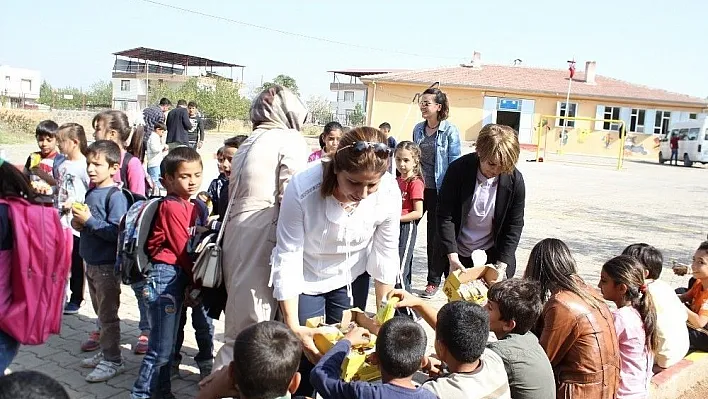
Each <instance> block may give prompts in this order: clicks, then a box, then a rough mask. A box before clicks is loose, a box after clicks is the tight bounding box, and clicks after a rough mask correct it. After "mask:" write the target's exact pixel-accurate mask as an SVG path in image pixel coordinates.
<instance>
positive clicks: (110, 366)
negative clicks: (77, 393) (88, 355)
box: [86, 360, 125, 382]
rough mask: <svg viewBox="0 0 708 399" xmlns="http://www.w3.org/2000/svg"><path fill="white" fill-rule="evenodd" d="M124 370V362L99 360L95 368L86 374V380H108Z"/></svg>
mask: <svg viewBox="0 0 708 399" xmlns="http://www.w3.org/2000/svg"><path fill="white" fill-rule="evenodd" d="M123 371H125V363H124V362H122V361H121V362H120V363H113V362H109V361H107V360H101V362H100V363H98V365H97V366H96V368H95V369H93V371H92V372H91V373H89V375H87V376H86V381H88V382H102V381H108V380H110V379H111V378H113V377H115V376H117V375H118V374H120V373H122V372H123Z"/></svg>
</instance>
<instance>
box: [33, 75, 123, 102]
mask: <svg viewBox="0 0 708 399" xmlns="http://www.w3.org/2000/svg"><path fill="white" fill-rule="evenodd" d="M40 91H41V88H40ZM112 103H113V84H112V83H111V82H110V81H107V80H101V81H98V82H96V83H94V84H92V85H91V88H90V90H89V92H88V94H87V95H86V106H89V107H102V108H111V106H112Z"/></svg>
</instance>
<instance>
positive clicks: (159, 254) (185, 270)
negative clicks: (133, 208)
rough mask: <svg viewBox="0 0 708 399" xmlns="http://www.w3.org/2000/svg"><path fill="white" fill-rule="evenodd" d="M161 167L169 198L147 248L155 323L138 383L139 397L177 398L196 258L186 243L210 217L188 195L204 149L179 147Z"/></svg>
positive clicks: (195, 186)
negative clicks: (173, 380) (180, 338)
mask: <svg viewBox="0 0 708 399" xmlns="http://www.w3.org/2000/svg"><path fill="white" fill-rule="evenodd" d="M160 169H161V173H162V179H163V180H164V181H165V186H166V187H167V197H166V198H165V200H164V201H162V202H161V203H160V206H159V209H158V210H157V213H156V215H155V218H154V220H153V228H152V231H151V232H150V235H149V236H148V239H147V242H146V248H145V250H146V251H147V253H148V256H149V257H150V260H151V261H152V270H151V271H150V273H149V275H148V277H147V281H146V291H148V292H149V295H146V296H147V297H148V298H147V299H148V300H149V301H150V308H149V314H150V321H151V322H152V323H153V326H152V327H153V328H152V330H151V331H150V339H149V343H148V351H147V354H146V355H145V358H143V362H142V365H141V366H140V371H139V373H138V379H137V380H136V381H135V384H134V385H133V389H132V398H134V399H135V398H151V397H160V395H162V397H173V394H172V392H171V390H172V388H171V384H170V370H171V369H170V366H171V362H172V359H173V356H174V349H175V342H176V338H177V334H178V328H179V325H180V315H181V313H182V312H181V309H182V306H183V304H184V295H185V290H186V288H187V286H188V285H189V284H191V271H192V266H193V263H194V262H193V261H192V259H191V258H190V256H189V254H188V253H187V243H188V241H189V239H190V236H191V234H192V232H193V231H194V229H195V227H196V224H197V219H198V218H200V217H203V218H204V219H206V215H200V207H199V206H198V205H197V204H194V203H193V202H191V201H190V200H189V199H190V197H191V196H193V195H195V194H197V192H198V191H199V187H200V186H201V184H202V159H201V158H200V157H199V153H197V151H196V150H194V149H192V148H189V147H176V148H175V149H173V150H172V151H170V152H169V153H167V156H165V159H164V160H163V161H162V165H161V167H160ZM156 390H159V391H156Z"/></svg>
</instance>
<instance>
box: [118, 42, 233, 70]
mask: <svg viewBox="0 0 708 399" xmlns="http://www.w3.org/2000/svg"><path fill="white" fill-rule="evenodd" d="M113 55H116V56H120V57H127V58H136V59H141V60H147V61H152V62H161V63H164V64H174V65H182V66H185V67H186V66H195V67H196V66H198V67H237V68H243V67H244V66H243V65H237V64H231V63H228V62H224V61H214V60H210V59H208V58H202V57H197V56H193V55H187V54H180V53H173V52H171V51H163V50H156V49H151V48H146V47H137V48H133V49H130V50H123V51H119V52H117V53H113Z"/></svg>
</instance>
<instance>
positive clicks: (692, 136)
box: [686, 127, 701, 141]
mask: <svg viewBox="0 0 708 399" xmlns="http://www.w3.org/2000/svg"><path fill="white" fill-rule="evenodd" d="M699 134H701V129H699V128H697V127H694V128H691V129H689V130H688V136H687V137H686V139H687V140H688V141H696V140H698V135H699Z"/></svg>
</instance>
